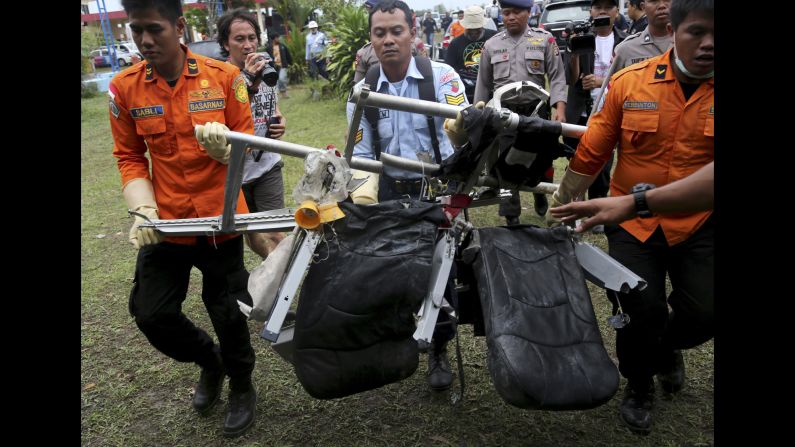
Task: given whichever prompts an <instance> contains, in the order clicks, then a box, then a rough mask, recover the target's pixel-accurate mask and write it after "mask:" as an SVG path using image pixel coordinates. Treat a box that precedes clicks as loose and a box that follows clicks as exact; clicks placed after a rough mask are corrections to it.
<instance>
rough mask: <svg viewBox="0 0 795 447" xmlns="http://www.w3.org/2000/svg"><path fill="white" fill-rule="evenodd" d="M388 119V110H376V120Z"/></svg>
mask: <svg viewBox="0 0 795 447" xmlns="http://www.w3.org/2000/svg"><path fill="white" fill-rule="evenodd" d="M386 118H389V109H378V119H380V120H382V119H386Z"/></svg>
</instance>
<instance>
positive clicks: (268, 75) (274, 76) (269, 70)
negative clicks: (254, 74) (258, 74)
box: [262, 65, 279, 87]
mask: <svg viewBox="0 0 795 447" xmlns="http://www.w3.org/2000/svg"><path fill="white" fill-rule="evenodd" d="M278 80H279V73H278V72H277V71H276V69H274V68H273V67H271V66H270V65H266V66H265V68H263V69H262V81H263V82H265V85H267V86H268V87H273V86H274V85H276V82H277V81H278Z"/></svg>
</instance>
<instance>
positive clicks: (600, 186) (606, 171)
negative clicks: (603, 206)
mask: <svg viewBox="0 0 795 447" xmlns="http://www.w3.org/2000/svg"><path fill="white" fill-rule="evenodd" d="M577 124H579V125H581V126H585V125H586V124H588V118H586V117H584V116H581V117H580V118H579V121H577ZM563 142H564V143H566V144H568V145H569V146H571V147H572V148H573V149H576V148H577V145H578V144H579V143H580V139H579V138H572V137H563ZM614 156H615V151H613V152H611V153H610V160H608V161H607V163H605V165H604V167H603V168H602V171H601V172H600V173H599V175H597V176H596V179H594V181H593V183H591V186H589V187H588V199H598V198H600V197H607V193H608V192H610V169H612V168H613V157H614Z"/></svg>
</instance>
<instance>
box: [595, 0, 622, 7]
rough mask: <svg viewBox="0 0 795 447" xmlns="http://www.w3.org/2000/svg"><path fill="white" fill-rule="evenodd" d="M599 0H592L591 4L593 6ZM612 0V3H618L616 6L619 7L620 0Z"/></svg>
mask: <svg viewBox="0 0 795 447" xmlns="http://www.w3.org/2000/svg"><path fill="white" fill-rule="evenodd" d="M598 1H600V0H591V6H593V4H594V3H596V2H598ZM610 2H611V3H612V4H614V5H616V8H618V0H610Z"/></svg>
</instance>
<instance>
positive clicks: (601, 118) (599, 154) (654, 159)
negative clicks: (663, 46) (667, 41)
mask: <svg viewBox="0 0 795 447" xmlns="http://www.w3.org/2000/svg"><path fill="white" fill-rule="evenodd" d="M670 55H671V50H668V51H667V52H666V53H664V54H662V55H660V56H658V57H655V58H651V59H648V60H646V61H644V62H641V63H638V64H635V65H631V66H629V67H627V68H625V69H623V70H621V71H619V72H618V73H616V74H615V75H613V77H612V78H611V80H610V84H609V86H608V91H607V94H606V96H605V104H604V107H603V108H602V110H601V111H599V112H598V113H596V114H594V116H593V117H592V118H591V121H590V122H589V123H588V130H587V131H586V132H585V134H584V135H583V137H582V139H581V140H580V144H579V145H578V146H577V152H576V154H575V156H574V158H573V159H572V161H571V163H570V164H569V168H570V169H572V170H573V171H575V172H578V173H581V174H587V175H593V174H596V173H597V172H599V170H600V169H601V168H602V166H603V165H604V164H605V163H606V162H607V160H608V159H609V158H610V153H611V152H612V150H613V147H614V146H615V144H616V143H618V163H617V165H616V168H615V173H614V175H613V179H612V180H611V182H610V195H611V196H620V195H625V194H629V192H630V190H631V189H632V187H633V186H634V185H636V184H637V183H653V184H654V185H656V186H658V187H659V186H662V185H665V184H668V183H671V182H673V181H675V180H679V179H681V178H684V177H687V176H688V175H690V174H692V173H694V172H696V171H697V170H698V169H699V168H701V167H702V166H704V165H706V164H707V163H709V162H711V161H713V160H714V158H715V149H714V122H715V112H714V89H713V81H712V79H711V78H710V79H708V80H706V81H704V82H702V83H701V85H699V87H698V89H697V90H696V91H695V93H693V95H692V96H691V97H690V99H688V100H687V101H685V97H684V93H683V92H682V87H681V86H680V85H679V81H677V80H676V77H675V75H674V72H673V68H672V67H671V66H672V64H671V59H670ZM711 213H712V212H711V211H704V212H698V213H687V214H669V215H665V216H653V217H649V218H645V219H641V218H635V219H632V220H628V221H625V222H624V223H622V224H621V226H622V227H623V228H624V229H625V230H627V231H628V232H629V233H631V234H632V235H633V236H635V237H636V238H637V239H638V240H640V241H641V242H645V241H646V239H648V238H649V236H651V234H652V233H653V232H654V230H655V229H656V228H657V226H658V225H661V226H662V229H663V232H664V233H665V237H666V239H667V240H668V244H669V245H675V244H677V243H679V242H682V241H684V240H686V239H687V238H688V237H690V235H692V234H693V233H694V232H695V231H696V230H697V229H698V228H699V227H700V226H701V225H702V224H703V223H704V222H705V221H706V220H707V218H708V217H709V216H710V214H711Z"/></svg>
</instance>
